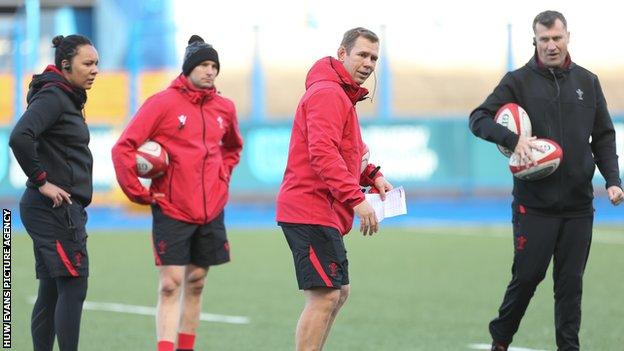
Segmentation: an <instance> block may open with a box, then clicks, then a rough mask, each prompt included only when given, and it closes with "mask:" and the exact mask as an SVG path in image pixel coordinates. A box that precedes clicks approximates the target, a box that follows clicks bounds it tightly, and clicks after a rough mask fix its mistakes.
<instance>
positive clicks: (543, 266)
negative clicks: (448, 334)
mask: <svg viewBox="0 0 624 351" xmlns="http://www.w3.org/2000/svg"><path fill="white" fill-rule="evenodd" d="M526 212H527V211H526V210H525V209H524V208H523V207H522V206H514V214H513V234H514V261H513V266H512V268H511V272H512V279H511V282H510V283H509V285H508V286H507V291H506V292H505V297H504V299H503V303H502V304H501V307H500V309H499V311H498V317H496V318H495V319H494V320H492V321H491V322H490V334H491V335H492V338H493V339H494V341H496V342H499V343H503V344H510V343H511V341H512V339H513V336H514V334H515V333H516V332H517V331H518V327H519V325H520V321H521V320H522V317H523V316H524V312H525V311H526V308H527V306H528V305H529V301H530V300H531V298H532V297H533V293H534V292H535V288H536V287H537V285H538V284H539V283H540V282H541V281H542V279H544V276H545V275H546V270H547V269H548V265H549V264H550V260H551V258H552V257H554V259H553V263H554V268H553V280H554V293H555V329H556V338H557V348H558V350H559V351H568V350H579V339H578V333H579V328H580V324H581V295H582V292H583V272H584V270H585V264H586V263H587V257H588V256H589V248H590V245H591V238H592V226H593V214H591V215H587V216H584V217H562V216H556V217H555V216H544V215H539V214H534V213H526Z"/></svg>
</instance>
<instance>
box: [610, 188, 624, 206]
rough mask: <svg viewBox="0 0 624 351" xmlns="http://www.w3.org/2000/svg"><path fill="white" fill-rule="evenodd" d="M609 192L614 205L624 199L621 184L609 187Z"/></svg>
mask: <svg viewBox="0 0 624 351" xmlns="http://www.w3.org/2000/svg"><path fill="white" fill-rule="evenodd" d="M607 194H608V195H609V200H610V201H611V203H612V204H613V206H617V205H619V204H621V203H622V201H624V193H623V192H622V188H620V187H619V186H616V185H614V186H610V187H609V188H608V189H607Z"/></svg>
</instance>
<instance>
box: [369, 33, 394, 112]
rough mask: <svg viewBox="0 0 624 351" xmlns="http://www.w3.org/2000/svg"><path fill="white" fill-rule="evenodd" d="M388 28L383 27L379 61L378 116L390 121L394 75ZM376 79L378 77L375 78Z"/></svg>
mask: <svg viewBox="0 0 624 351" xmlns="http://www.w3.org/2000/svg"><path fill="white" fill-rule="evenodd" d="M387 43H388V41H387V36H386V26H385V25H382V26H381V55H379V56H380V59H379V81H378V82H376V83H378V84H379V101H378V102H377V116H378V117H379V119H381V120H384V121H388V120H390V119H392V73H391V72H390V63H389V62H390V60H389V58H388V50H387V49H386V48H387V47H388V45H387ZM373 78H375V79H376V77H373Z"/></svg>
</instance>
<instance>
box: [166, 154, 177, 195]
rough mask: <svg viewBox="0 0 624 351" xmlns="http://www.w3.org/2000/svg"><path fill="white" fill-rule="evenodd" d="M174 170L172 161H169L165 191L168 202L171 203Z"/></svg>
mask: <svg viewBox="0 0 624 351" xmlns="http://www.w3.org/2000/svg"><path fill="white" fill-rule="evenodd" d="M174 172H175V167H174V166H173V163H172V162H169V184H168V185H169V189H168V193H167V197H168V198H169V203H173V179H174V178H173V174H174Z"/></svg>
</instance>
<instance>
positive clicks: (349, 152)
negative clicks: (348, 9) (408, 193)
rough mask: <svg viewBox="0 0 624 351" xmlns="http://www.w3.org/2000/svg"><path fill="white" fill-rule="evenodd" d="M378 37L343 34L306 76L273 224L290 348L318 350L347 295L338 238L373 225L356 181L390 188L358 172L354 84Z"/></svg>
mask: <svg viewBox="0 0 624 351" xmlns="http://www.w3.org/2000/svg"><path fill="white" fill-rule="evenodd" d="M378 53H379V39H378V37H377V35H375V33H373V32H371V31H370V30H367V29H364V28H354V29H351V30H349V31H347V32H346V33H345V35H344V37H343V40H342V43H341V44H340V47H339V48H338V59H335V58H333V57H325V58H322V59H320V60H319V61H317V62H316V63H315V64H314V65H313V66H312V68H311V69H310V71H309V72H308V76H307V78H306V92H305V94H304V95H303V97H302V98H301V101H300V102H299V106H298V107H297V112H296V115H295V120H294V124H293V129H292V135H291V139H290V148H289V153H288V163H287V166H286V171H285V172H284V180H283V181H282V185H281V188H280V192H279V195H278V197H277V221H278V224H279V225H280V226H281V227H282V230H283V232H284V235H285V236H286V240H287V241H288V244H289V246H290V248H291V250H292V253H293V258H294V263H295V271H296V275H297V281H298V283H299V288H300V289H301V290H303V293H304V297H305V300H306V302H305V307H304V309H303V312H302V313H301V316H300V318H299V323H298V325H297V331H296V336H295V339H296V340H295V342H296V349H297V350H298V351H302V350H321V349H322V348H323V345H324V344H325V340H326V339H327V336H328V335H329V331H330V329H331V326H332V323H333V321H334V319H335V318H336V315H337V314H338V311H339V310H340V308H341V307H342V305H343V304H344V303H345V301H346V299H347V296H348V294H349V274H348V261H347V255H346V254H347V253H346V250H345V246H344V242H343V240H342V236H343V235H345V234H347V233H348V232H349V230H350V229H351V226H352V224H353V215H354V212H355V214H357V215H358V217H359V218H360V231H361V232H362V233H363V234H364V235H367V234H369V235H372V234H373V233H376V232H377V231H378V229H379V227H378V221H377V218H376V217H375V212H374V210H373V208H372V206H371V205H370V204H369V203H368V202H367V201H366V199H365V196H364V193H362V191H361V190H360V189H361V188H360V185H362V186H373V187H374V188H375V189H377V190H378V191H379V193H380V195H381V197H382V198H384V197H385V192H386V191H387V190H390V189H392V185H390V183H388V182H387V181H386V180H385V179H384V177H383V175H382V174H381V172H378V170H379V169H378V168H376V167H375V165H373V164H368V165H367V166H366V167H365V168H364V170H362V163H361V162H362V156H363V155H364V153H365V145H364V143H363V142H362V137H361V134H360V125H359V122H358V117H357V113H356V111H355V104H356V103H357V102H358V101H361V100H363V99H364V97H365V96H366V94H368V91H367V90H366V89H364V88H362V87H360V85H361V84H362V83H364V81H366V79H367V78H368V77H369V76H370V75H371V74H372V73H373V71H374V70H375V64H376V63H377V58H378Z"/></svg>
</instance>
